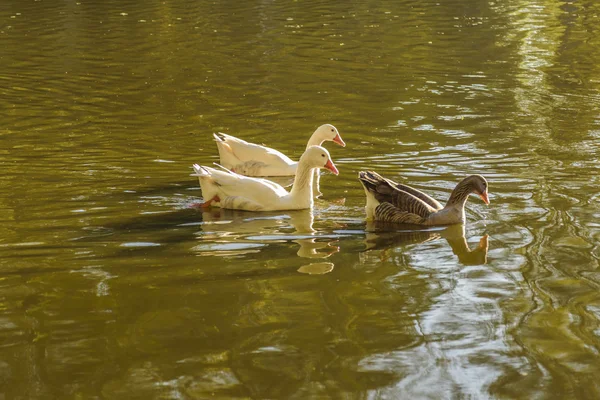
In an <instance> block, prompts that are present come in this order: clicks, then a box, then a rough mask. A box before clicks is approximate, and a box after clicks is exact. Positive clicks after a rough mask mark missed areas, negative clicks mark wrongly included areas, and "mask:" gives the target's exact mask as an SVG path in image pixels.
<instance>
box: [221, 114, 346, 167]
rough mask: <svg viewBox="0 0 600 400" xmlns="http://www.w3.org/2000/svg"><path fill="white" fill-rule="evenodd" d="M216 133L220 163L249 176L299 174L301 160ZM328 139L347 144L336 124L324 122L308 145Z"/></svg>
mask: <svg viewBox="0 0 600 400" xmlns="http://www.w3.org/2000/svg"><path fill="white" fill-rule="evenodd" d="M213 136H214V137H215V141H216V142H217V148H218V150H219V158H220V162H219V163H220V164H221V165H223V166H224V167H225V168H227V169H229V170H231V171H233V172H236V173H238V174H241V175H246V176H294V175H296V170H297V169H298V162H296V161H293V160H292V159H291V158H289V157H288V156H286V155H285V154H283V153H281V152H280V151H277V150H275V149H272V148H270V147H266V146H262V145H258V144H254V143H249V142H246V141H245V140H242V139H239V138H236V137H235V136H231V135H226V134H224V133H215V134H214V135H213ZM325 141H332V142H335V143H337V144H339V145H340V146H345V145H346V144H345V143H344V141H343V140H342V138H341V136H340V134H339V132H338V130H337V129H336V127H335V126H333V125H330V124H325V125H321V126H320V127H318V128H317V130H315V132H314V133H313V134H312V136H311V137H310V139H309V141H308V144H307V146H306V148H307V149H308V148H309V147H311V146H321V145H322V144H323V142H325Z"/></svg>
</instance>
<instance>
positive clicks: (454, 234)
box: [365, 222, 488, 265]
mask: <svg viewBox="0 0 600 400" xmlns="http://www.w3.org/2000/svg"><path fill="white" fill-rule="evenodd" d="M390 227H391V226H390V225H389V224H385V223H381V222H368V223H367V235H366V240H365V243H366V247H367V248H366V250H375V249H388V248H390V247H392V246H401V245H408V244H417V243H424V242H428V241H431V240H436V239H439V238H444V239H446V241H447V242H448V244H449V245H450V247H451V248H452V252H453V253H454V254H455V255H456V256H457V257H458V260H459V261H460V262H461V263H462V264H465V265H479V264H486V263H487V253H488V236H487V235H485V236H483V237H482V238H481V239H480V240H479V244H478V245H477V247H476V248H475V249H473V250H471V249H470V248H469V246H468V244H467V239H466V238H465V226H464V225H462V224H458V225H451V226H448V227H446V228H444V229H443V230H436V231H432V230H410V231H403V232H398V231H394V230H389V229H390Z"/></svg>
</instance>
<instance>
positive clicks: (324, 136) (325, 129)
mask: <svg viewBox="0 0 600 400" xmlns="http://www.w3.org/2000/svg"><path fill="white" fill-rule="evenodd" d="M313 137H314V138H315V139H318V143H323V142H324V141H330V142H333V143H336V144H339V145H340V146H342V147H346V143H344V141H343V140H342V137H341V136H340V133H339V132H338V130H337V128H336V127H335V126H333V125H331V124H325V125H321V126H320V127H318V128H317V130H316V131H315V132H314V133H313Z"/></svg>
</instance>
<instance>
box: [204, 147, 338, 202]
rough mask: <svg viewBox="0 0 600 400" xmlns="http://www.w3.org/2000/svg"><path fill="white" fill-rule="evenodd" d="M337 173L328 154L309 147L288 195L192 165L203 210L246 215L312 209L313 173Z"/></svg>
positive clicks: (226, 172) (272, 187) (278, 188)
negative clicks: (209, 209)
mask: <svg viewBox="0 0 600 400" xmlns="http://www.w3.org/2000/svg"><path fill="white" fill-rule="evenodd" d="M318 168H327V169H329V170H330V171H332V172H333V173H334V174H336V175H337V174H338V170H337V168H336V167H335V165H334V164H333V162H332V161H331V157H330V156H329V152H328V151H327V150H326V149H324V148H323V147H320V146H311V147H309V148H308V149H307V150H306V151H305V152H304V154H303V155H302V157H301V158H300V161H299V164H298V171H297V174H296V179H295V181H294V184H293V186H292V189H291V191H290V192H288V191H287V190H285V189H284V188H283V187H282V186H281V185H279V184H277V183H275V182H272V181H270V180H268V179H262V178H253V177H248V176H244V175H241V174H238V173H236V172H233V171H230V170H227V169H225V168H223V170H217V169H215V168H211V167H205V166H200V165H198V164H194V170H195V174H194V176H197V177H198V180H199V182H200V187H201V189H202V196H203V197H204V199H205V202H204V203H203V204H202V206H203V207H208V206H211V205H214V206H217V207H221V208H227V209H234V210H246V211H276V210H301V209H306V208H312V206H313V192H312V190H313V188H312V181H313V176H314V172H313V170H314V169H318Z"/></svg>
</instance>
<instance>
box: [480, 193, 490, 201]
mask: <svg viewBox="0 0 600 400" xmlns="http://www.w3.org/2000/svg"><path fill="white" fill-rule="evenodd" d="M479 197H481V200H483V202H484V203H485V204H490V199H488V192H487V190H486V191H485V192H483V193H479Z"/></svg>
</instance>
